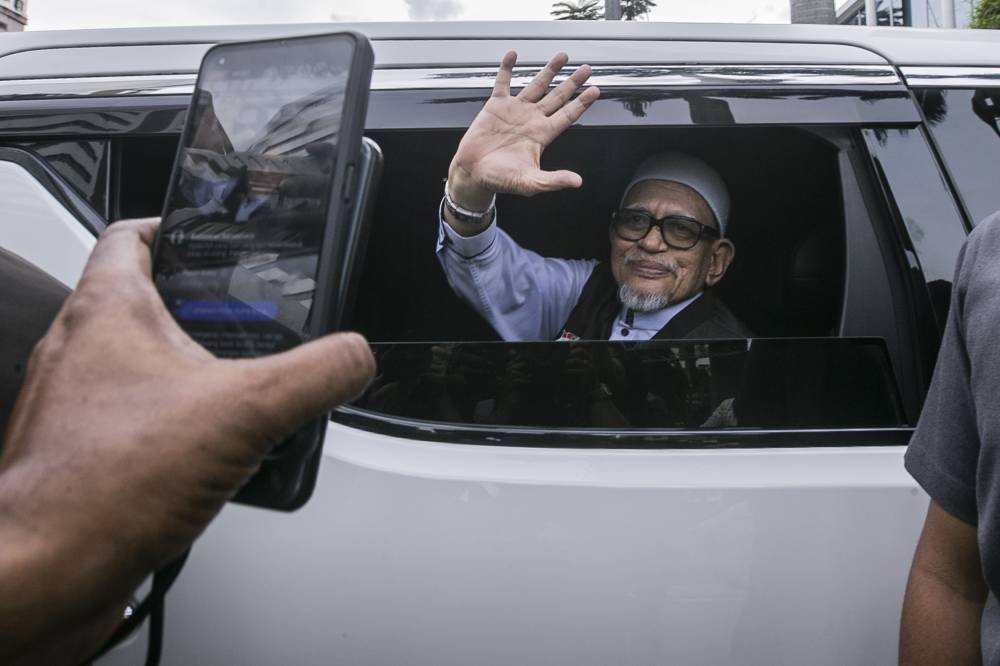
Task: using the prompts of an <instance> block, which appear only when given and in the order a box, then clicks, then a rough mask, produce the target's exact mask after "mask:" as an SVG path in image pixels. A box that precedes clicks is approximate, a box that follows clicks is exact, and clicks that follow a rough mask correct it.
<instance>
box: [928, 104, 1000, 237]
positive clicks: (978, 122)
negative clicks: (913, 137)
mask: <svg viewBox="0 0 1000 666" xmlns="http://www.w3.org/2000/svg"><path fill="white" fill-rule="evenodd" d="M916 95H917V99H918V100H920V104H921V106H922V107H923V110H924V116H925V117H926V118H927V124H928V126H929V127H930V130H931V133H932V134H933V135H934V139H935V140H936V141H937V145H938V147H939V148H940V150H941V153H942V156H943V157H944V161H945V164H946V166H947V167H948V171H949V172H950V173H951V175H952V178H953V179H954V181H955V185H956V187H958V191H959V193H960V194H961V196H962V199H963V200H964V201H965V206H966V208H967V209H968V211H969V214H970V215H971V216H972V223H973V224H976V223H978V222H980V221H982V220H984V219H985V218H986V217H988V216H989V215H990V214H992V213H994V212H996V211H997V210H1000V187H998V186H997V185H998V183H1000V180H998V177H997V174H998V169H997V165H1000V88H992V89H989V88H983V89H980V90H918V91H916Z"/></svg>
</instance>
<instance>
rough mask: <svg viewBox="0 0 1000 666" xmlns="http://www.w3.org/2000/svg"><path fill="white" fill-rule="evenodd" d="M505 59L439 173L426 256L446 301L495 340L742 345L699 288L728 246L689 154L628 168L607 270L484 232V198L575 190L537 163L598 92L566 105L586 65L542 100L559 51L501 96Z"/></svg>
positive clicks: (565, 174) (714, 202)
mask: <svg viewBox="0 0 1000 666" xmlns="http://www.w3.org/2000/svg"><path fill="white" fill-rule="evenodd" d="M516 60H517V54H516V53H514V52H509V53H507V54H506V55H505V56H504V58H503V61H502V62H501V64H500V69H499V72H498V73H497V79H496V83H495V85H494V88H493V94H492V95H491V97H490V99H489V101H487V103H486V105H485V106H484V107H483V110H482V111H481V112H480V113H479V115H478V116H476V118H475V120H474V121H473V122H472V125H470V127H469V129H468V131H467V132H466V133H465V136H464V137H462V141H461V143H460V144H459V146H458V150H457V151H456V153H455V156H454V158H453V159H452V162H451V166H450V168H449V170H448V181H447V183H446V185H445V197H444V200H443V201H442V204H441V229H440V232H439V236H438V246H437V253H438V258H439V260H440V261H441V265H442V266H443V268H444V271H445V274H446V276H447V278H448V282H449V284H450V285H451V286H452V288H453V289H454V290H455V292H456V293H458V295H459V296H461V297H462V298H463V299H465V300H466V301H468V302H469V303H470V304H472V306H473V307H474V308H476V310H477V311H478V312H479V313H480V314H481V315H482V316H483V317H485V318H486V319H487V320H488V321H489V322H490V324H492V325H493V327H494V329H496V331H497V333H499V334H500V336H501V337H502V338H503V339H505V340H551V339H554V338H558V339H563V340H577V339H603V340H607V339H610V340H649V339H651V338H660V339H669V338H733V337H748V336H749V332H748V330H747V328H746V327H745V326H744V325H743V324H742V323H741V322H740V321H739V320H738V319H737V318H736V317H735V315H733V313H732V312H730V311H729V310H728V308H726V306H725V305H723V304H722V303H721V302H719V301H718V300H716V299H714V298H713V297H712V295H711V293H710V290H709V288H710V287H712V286H713V285H715V284H716V283H718V282H719V280H721V279H722V277H723V275H725V272H726V269H727V268H728V266H729V264H730V262H731V261H732V259H733V256H734V253H735V248H734V246H733V244H732V242H731V241H730V240H729V239H727V238H726V237H725V231H726V222H727V220H728V216H729V194H728V192H727V190H726V186H725V183H724V182H723V181H722V179H721V178H720V177H719V175H718V174H717V173H716V172H715V170H714V169H712V168H711V167H710V166H708V165H707V164H705V163H704V162H703V161H701V160H699V159H697V158H695V157H692V156H690V155H684V154H682V153H662V154H658V155H654V156H652V157H650V158H648V159H647V160H646V161H644V162H643V163H642V164H641V165H640V166H639V168H638V169H637V170H636V172H635V175H634V176H633V178H632V180H631V182H630V183H629V185H628V187H627V188H626V189H625V195H624V197H623V198H622V201H621V206H620V209H619V210H618V211H617V212H616V213H615V215H614V217H613V220H612V223H611V226H610V229H609V236H610V239H611V258H610V261H609V262H608V263H607V264H602V263H599V262H597V261H594V260H565V259H553V258H545V257H541V256H539V255H537V254H535V253H534V252H531V251H529V250H526V249H524V248H521V247H520V246H518V245H517V244H516V243H515V242H514V241H513V240H512V239H511V238H510V237H509V236H508V235H507V234H505V233H504V232H503V231H500V230H499V229H498V228H497V227H496V208H495V201H496V193H497V192H504V193H511V194H520V195H523V196H531V195H534V194H538V193H540V192H551V191H555V190H560V189H564V188H570V187H579V186H580V185H581V184H582V179H581V178H580V176H579V175H578V174H576V173H573V172H571V171H553V172H546V171H542V170H541V169H540V168H539V161H540V158H541V154H542V151H543V150H544V149H545V148H546V147H547V146H548V145H549V144H550V143H551V142H552V141H553V140H554V139H555V138H556V137H557V136H559V134H561V133H562V132H563V131H564V130H565V129H566V128H568V127H569V126H570V125H572V124H573V123H574V122H575V121H576V120H577V119H578V118H579V117H580V116H581V115H582V114H583V113H584V111H586V109H587V107H588V106H590V104H591V103H593V102H594V100H596V99H597V97H598V95H599V94H600V93H599V91H598V89H597V88H596V87H589V88H586V89H585V90H583V92H581V93H580V95H579V96H577V97H576V98H575V99H573V94H574V93H575V92H576V90H577V89H578V88H579V87H580V86H581V85H582V84H583V83H584V82H586V80H587V79H588V78H589V77H590V68H589V67H588V66H587V65H584V66H582V67H580V68H578V69H577V70H576V71H575V72H573V74H572V75H571V76H570V77H569V78H568V79H566V80H565V81H563V82H562V83H560V84H559V85H558V86H556V87H555V88H553V89H551V90H550V89H549V85H550V84H551V83H552V80H553V79H554V78H555V76H556V74H558V73H559V71H560V70H561V69H562V67H563V66H564V65H565V64H566V62H567V60H568V57H567V56H566V54H563V53H560V54H557V55H556V56H554V57H553V58H552V60H550V61H549V63H548V64H547V65H546V67H545V68H544V69H543V70H542V71H541V72H540V73H539V74H538V75H537V76H536V77H535V78H534V79H533V80H532V81H531V83H530V84H529V85H528V86H526V87H525V88H524V89H523V90H522V91H521V92H520V93H519V94H518V95H517V96H516V97H512V96H511V94H510V81H511V75H512V74H511V73H512V70H513V67H514V63H515V62H516Z"/></svg>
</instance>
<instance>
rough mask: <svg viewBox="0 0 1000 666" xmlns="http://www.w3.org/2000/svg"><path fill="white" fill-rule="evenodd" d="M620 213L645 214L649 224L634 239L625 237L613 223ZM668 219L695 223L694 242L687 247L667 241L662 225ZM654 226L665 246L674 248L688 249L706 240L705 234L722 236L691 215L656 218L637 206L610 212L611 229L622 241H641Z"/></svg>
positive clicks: (713, 236)
mask: <svg viewBox="0 0 1000 666" xmlns="http://www.w3.org/2000/svg"><path fill="white" fill-rule="evenodd" d="M622 213H640V214H641V215H645V216H646V217H647V218H649V226H647V227H646V232H645V233H644V234H642V235H641V236H639V237H638V238H635V239H632V238H626V237H625V236H622V235H621V234H620V233H619V232H618V227H617V225H616V224H615V220H616V219H617V218H618V216H619V215H621V214H622ZM670 220H683V221H685V222H692V223H694V224H695V225H697V226H698V235H697V236H696V237H695V239H694V242H693V243H691V244H690V245H688V246H687V247H681V246H678V245H674V244H673V243H671V242H670V241H668V240H667V235H666V234H665V233H664V232H663V225H664V224H665V223H666V222H668V221H670ZM654 226H656V227H658V228H659V230H660V238H662V239H663V242H664V243H665V244H666V245H667V247H670V248H673V249H675V250H690V249H691V248H693V247H695V246H696V245H698V243H700V242H701V241H703V240H706V236H707V237H708V238H711V239H719V238H722V233H721V232H720V231H719V230H718V229H716V228H715V227H710V226H708V225H707V224H703V223H702V222H699V221H698V220H696V219H694V218H693V217H688V216H687V215H667V216H666V217H660V218H656V217H653V216H652V214H651V213H649V211H646V210H642V209H638V208H619V209H618V210H616V211H615V212H614V213H612V214H611V230H612V231H613V232H614V234H615V235H616V236H618V238H621V239H622V240H624V241H629V242H630V243H638V242H639V241H641V240H642V239H643V238H645V237H646V236H648V235H649V230H650V229H652V228H653V227H654Z"/></svg>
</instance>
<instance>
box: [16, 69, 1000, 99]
mask: <svg viewBox="0 0 1000 666" xmlns="http://www.w3.org/2000/svg"><path fill="white" fill-rule="evenodd" d="M537 72H538V68H537V67H525V68H517V69H515V70H514V77H513V79H512V85H513V86H514V87H521V86H524V85H526V84H527V83H528V82H529V81H530V80H531V78H532V77H533V76H534V75H535V74H536V73H537ZM593 72H594V73H593V75H592V76H591V78H590V83H591V84H593V85H596V86H599V87H602V88H629V87H644V88H646V87H650V88H661V87H716V88H732V87H746V86H775V87H813V86H837V87H840V86H894V85H899V84H901V83H902V81H901V80H900V78H899V76H898V75H897V74H896V71H895V70H894V69H893V68H892V67H889V66H884V65H845V66H834V65H802V66H795V67H790V66H787V65H751V66H747V65H699V66H692V65H687V66H651V65H641V66H639V65H637V66H624V65H622V66H597V67H594V68H593ZM997 72H1000V70H997ZM495 76H496V68H493V67H491V68H488V69H487V68H480V67H439V68H426V69H378V70H375V72H374V73H373V75H372V90H408V89H480V90H488V89H489V88H491V87H492V85H493V79H494V77H495ZM195 80H196V77H195V75H193V74H158V75H144V76H93V77H77V78H47V79H17V80H6V81H0V100H7V101H9V100H22V99H38V98H79V97H138V96H155V95H190V94H191V93H192V92H193V90H194V84H195Z"/></svg>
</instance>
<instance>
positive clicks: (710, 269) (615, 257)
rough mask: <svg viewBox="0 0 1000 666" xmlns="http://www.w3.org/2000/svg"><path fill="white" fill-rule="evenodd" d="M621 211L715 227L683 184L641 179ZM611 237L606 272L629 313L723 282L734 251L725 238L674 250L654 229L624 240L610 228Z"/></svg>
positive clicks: (708, 212)
mask: <svg viewBox="0 0 1000 666" xmlns="http://www.w3.org/2000/svg"><path fill="white" fill-rule="evenodd" d="M622 208H627V209H630V210H641V211H643V212H645V213H648V214H649V215H652V216H653V217H654V218H657V219H660V218H664V217H668V216H671V215H680V216H683V217H689V218H692V219H694V220H697V221H698V222H701V223H702V224H704V225H706V226H709V227H712V228H713V229H717V228H718V226H717V224H716V222H715V217H714V216H713V214H712V209H711V208H709V207H708V204H707V203H706V202H705V200H704V199H702V197H701V195H699V194H698V193H697V192H695V191H694V190H692V189H691V188H690V187H687V186H686V185H681V184H679V183H673V182H669V181H663V180H645V181H642V182H640V183H637V184H636V185H635V186H634V187H633V188H632V189H631V190H630V191H629V193H628V196H627V197H626V198H625V202H624V203H623V205H622ZM610 237H611V272H612V274H613V275H614V276H615V280H616V281H617V282H618V285H619V295H620V296H621V297H622V302H623V303H624V304H625V305H626V306H627V307H631V308H632V309H634V310H640V311H642V310H656V309H659V308H662V307H665V306H666V305H668V304H671V303H678V302H680V301H683V300H685V299H688V298H690V297H691V296H694V295H695V294H697V293H698V292H699V291H701V290H702V289H704V288H705V287H706V286H711V285H713V284H715V283H716V282H718V281H719V280H720V279H722V275H723V274H724V273H725V271H726V268H727V267H728V266H729V262H730V261H732V257H733V253H734V249H733V245H732V243H731V242H729V240H727V239H724V238H723V239H715V238H708V237H704V238H703V240H701V241H699V242H698V243H697V244H696V245H695V246H694V247H692V248H690V249H687V250H677V249H675V248H672V247H670V246H669V245H667V244H666V242H665V241H664V239H663V235H662V234H661V233H660V229H659V227H658V226H657V225H653V226H651V227H650V229H649V233H647V234H646V235H645V236H644V237H643V238H641V239H639V240H637V241H628V240H625V239H623V238H620V237H619V236H618V235H617V234H616V233H615V232H614V229H612V230H611V231H610Z"/></svg>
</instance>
